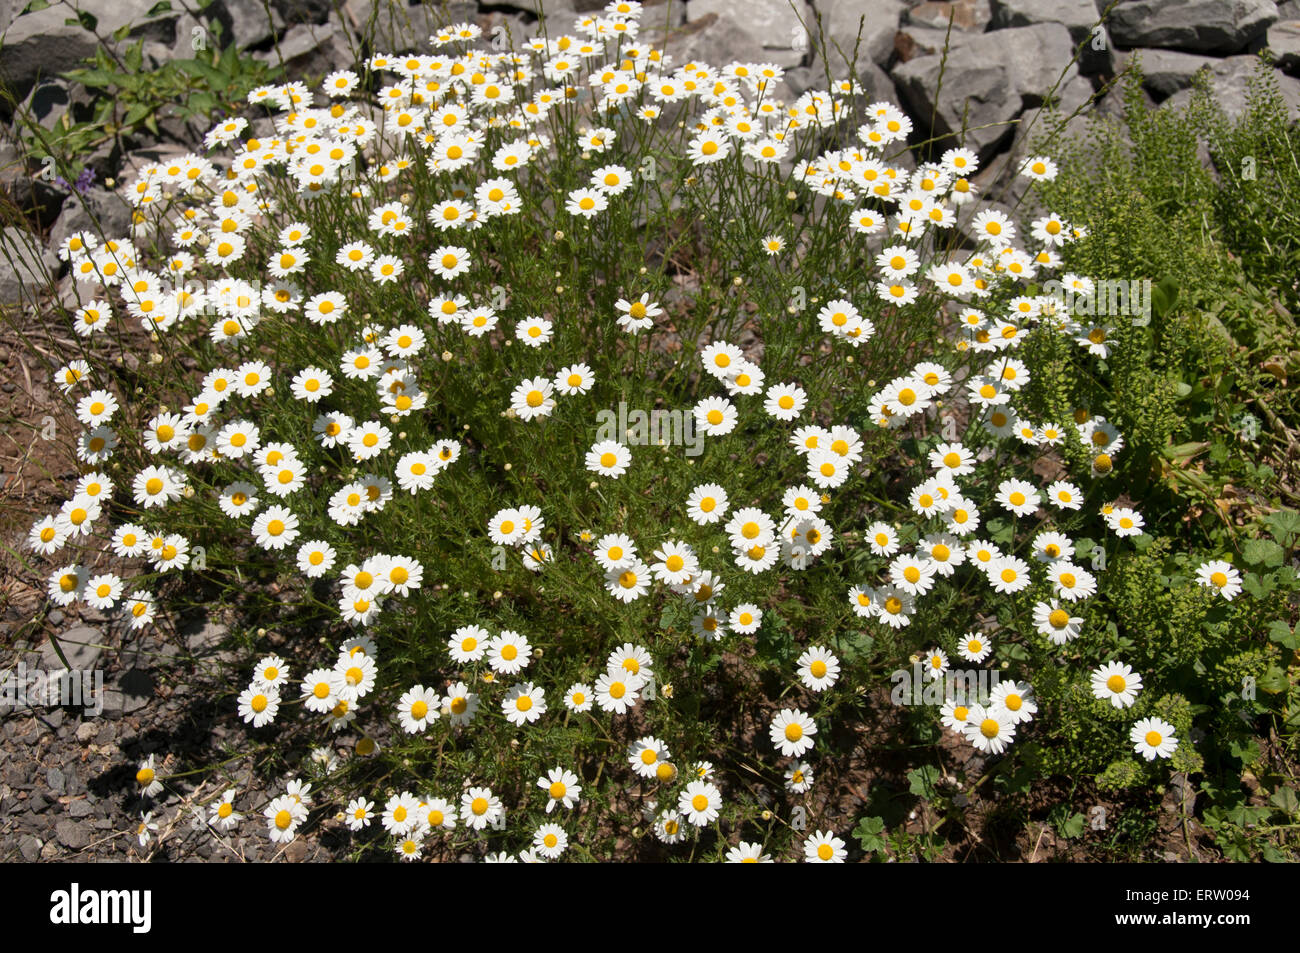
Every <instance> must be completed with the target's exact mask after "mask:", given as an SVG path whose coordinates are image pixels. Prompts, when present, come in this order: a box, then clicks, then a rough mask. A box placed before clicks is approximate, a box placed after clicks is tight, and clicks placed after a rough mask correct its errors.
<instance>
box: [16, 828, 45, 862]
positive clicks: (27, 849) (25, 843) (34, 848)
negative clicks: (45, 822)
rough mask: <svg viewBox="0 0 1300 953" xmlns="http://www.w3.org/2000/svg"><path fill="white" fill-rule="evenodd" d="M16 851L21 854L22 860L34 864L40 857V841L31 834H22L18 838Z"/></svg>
mask: <svg viewBox="0 0 1300 953" xmlns="http://www.w3.org/2000/svg"><path fill="white" fill-rule="evenodd" d="M18 852H19V853H20V854H22V855H23V860H25V861H27V863H29V864H34V863H36V861H38V860H40V859H41V842H40V841H39V840H38V839H37V838H35V837H33V836H32V835H31V834H24V835H23V836H22V837H20V838H19V839H18Z"/></svg>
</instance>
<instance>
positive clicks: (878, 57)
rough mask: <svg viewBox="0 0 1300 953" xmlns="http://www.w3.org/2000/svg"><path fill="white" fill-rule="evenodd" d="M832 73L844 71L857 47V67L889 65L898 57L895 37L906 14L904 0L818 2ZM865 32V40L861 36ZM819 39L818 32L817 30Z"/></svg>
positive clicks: (834, 0) (864, 68) (829, 0)
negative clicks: (854, 48) (894, 55)
mask: <svg viewBox="0 0 1300 953" xmlns="http://www.w3.org/2000/svg"><path fill="white" fill-rule="evenodd" d="M817 13H818V15H819V16H820V17H821V21H822V31H823V33H824V34H825V37H826V45H827V56H828V58H829V59H830V62H831V69H832V71H838V70H841V69H843V67H844V66H845V64H846V63H847V62H848V59H849V58H850V57H852V55H853V47H854V44H855V43H856V44H857V49H858V55H857V59H856V60H854V66H855V67H856V68H857V70H858V72H859V73H863V72H866V70H867V64H868V63H874V64H876V65H877V66H886V65H888V64H889V62H890V60H891V59H892V58H893V54H894V34H895V33H896V32H897V31H898V23H899V20H900V19H901V18H902V14H903V3H902V0H817ZM859 29H860V30H861V40H859V39H858V37H859V32H858V31H859ZM813 38H814V39H816V30H815V29H814V30H813Z"/></svg>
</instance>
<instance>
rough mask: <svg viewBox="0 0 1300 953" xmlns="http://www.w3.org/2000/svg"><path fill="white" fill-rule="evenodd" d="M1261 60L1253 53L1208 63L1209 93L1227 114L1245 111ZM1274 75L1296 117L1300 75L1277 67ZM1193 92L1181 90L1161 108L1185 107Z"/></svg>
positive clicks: (1290, 111) (1236, 114) (1298, 102)
mask: <svg viewBox="0 0 1300 953" xmlns="http://www.w3.org/2000/svg"><path fill="white" fill-rule="evenodd" d="M1258 64H1259V60H1258V58H1256V57H1254V56H1229V57H1227V58H1225V59H1222V60H1216V61H1214V62H1212V63H1211V64H1210V65H1209V88H1210V93H1211V95H1212V96H1213V97H1214V101H1215V102H1216V103H1217V104H1218V105H1219V106H1220V108H1222V109H1223V111H1224V112H1225V113H1226V114H1227V115H1228V116H1230V117H1236V116H1240V115H1242V114H1243V113H1244V112H1245V111H1246V101H1247V94H1248V92H1249V90H1250V82H1251V80H1252V79H1253V78H1254V76H1255V72H1256V69H1257V66H1258ZM1272 75H1273V76H1274V78H1276V80H1277V84H1278V92H1279V93H1280V94H1281V96H1282V100H1283V102H1284V103H1285V104H1286V108H1287V111H1288V113H1289V114H1290V116H1291V118H1292V119H1293V120H1294V119H1295V117H1296V114H1297V112H1300V79H1296V78H1295V77H1292V76H1286V75H1284V74H1280V73H1278V72H1276V71H1272ZM1193 94H1194V91H1193V90H1192V89H1190V88H1188V89H1183V90H1180V91H1179V92H1177V93H1175V94H1174V95H1172V96H1170V97H1169V98H1168V99H1166V100H1165V101H1164V102H1163V103H1161V104H1160V108H1161V109H1183V108H1185V107H1186V106H1187V104H1188V103H1189V102H1191V99H1192V96H1193Z"/></svg>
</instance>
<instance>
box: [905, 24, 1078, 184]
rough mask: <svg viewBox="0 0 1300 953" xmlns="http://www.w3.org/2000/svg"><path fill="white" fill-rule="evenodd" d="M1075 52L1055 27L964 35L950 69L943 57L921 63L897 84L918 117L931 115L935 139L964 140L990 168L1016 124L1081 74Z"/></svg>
mask: <svg viewBox="0 0 1300 953" xmlns="http://www.w3.org/2000/svg"><path fill="white" fill-rule="evenodd" d="M1072 50H1073V44H1072V43H1071V41H1070V34H1069V32H1068V31H1067V30H1066V28H1065V27H1063V26H1061V25H1060V24H1058V23H1040V24H1036V25H1035V26H1026V27H1014V28H1011V29H1007V30H998V31H997V32H995V33H981V34H978V35H970V34H963V35H962V36H961V37H960V39H954V42H953V45H952V48H951V49H950V50H949V53H948V58H947V62H946V64H944V63H941V57H940V56H939V55H938V54H931V55H929V56H922V57H918V58H917V59H914V60H911V61H909V62H907V63H904V64H903V65H902V66H900V67H898V68H897V69H896V70H895V71H894V83H895V85H896V86H897V87H898V91H899V94H900V96H901V97H902V99H903V105H904V106H905V108H907V109H908V110H909V111H910V113H911V115H912V116H913V117H922V121H923V117H926V116H930V115H934V117H935V128H934V130H933V132H934V135H936V136H941V137H945V138H949V137H950V138H952V139H959V140H962V141H964V143H965V145H966V146H967V147H968V148H971V149H974V150H976V151H977V152H978V153H979V155H980V158H981V160H984V161H987V159H988V158H989V157H990V156H991V155H993V154H994V153H995V152H996V151H997V150H998V148H999V147H1000V146H1001V145H1002V144H1003V143H1004V142H1005V141H1006V140H1007V139H1009V138H1010V137H1011V135H1012V134H1013V132H1014V130H1013V128H1012V126H1011V121H1012V120H1014V119H1015V118H1016V117H1017V116H1018V115H1020V113H1021V112H1023V111H1024V110H1025V109H1026V108H1029V107H1033V106H1040V105H1042V103H1043V101H1044V97H1045V96H1046V94H1047V93H1048V92H1049V90H1051V89H1052V88H1053V87H1054V86H1056V87H1061V86H1063V85H1064V84H1065V83H1068V82H1069V81H1070V80H1071V79H1073V78H1074V77H1075V76H1076V75H1078V70H1077V68H1076V67H1075V66H1074V64H1072V63H1070V57H1071V55H1072ZM1062 63H1067V64H1069V65H1068V66H1066V67H1065V68H1064V70H1062V67H1061V64H1062ZM941 70H942V72H943V83H942V86H940V83H939V74H940V71H941ZM936 91H937V95H936ZM963 125H964V128H965V129H966V132H965V134H964V136H963V135H962V132H961V130H962V129H963ZM925 132H926V130H924V129H922V130H921V133H922V134H923V135H924V134H925ZM937 145H939V146H944V145H946V143H938V144H937Z"/></svg>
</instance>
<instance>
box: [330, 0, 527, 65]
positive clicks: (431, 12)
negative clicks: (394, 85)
mask: <svg viewBox="0 0 1300 953" xmlns="http://www.w3.org/2000/svg"><path fill="white" fill-rule="evenodd" d="M548 6H549V4H548ZM344 12H345V17H344V20H343V25H344V26H345V27H346V29H347V30H348V32H350V33H351V34H352V35H353V36H354V37H357V38H366V39H367V40H368V41H369V42H370V43H371V45H372V46H374V48H376V49H382V50H384V51H385V52H388V53H404V52H407V51H409V50H419V51H421V52H425V51H427V50H428V48H429V34H430V33H432V32H433V31H434V30H436V29H437V28H438V27H439V26H442V25H443V24H444V23H446V22H448V20H449V19H451V18H450V17H449V16H447V15H442V16H440V15H439V14H438V12H437V11H436V10H435V9H433V8H432V5H430V6H423V5H422V6H415V7H412V6H408V5H407V4H406V3H404V2H402V0H347V4H346V7H345V10H344ZM462 19H464V18H463V17H462ZM335 68H336V69H342V67H341V66H339V67H335Z"/></svg>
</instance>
